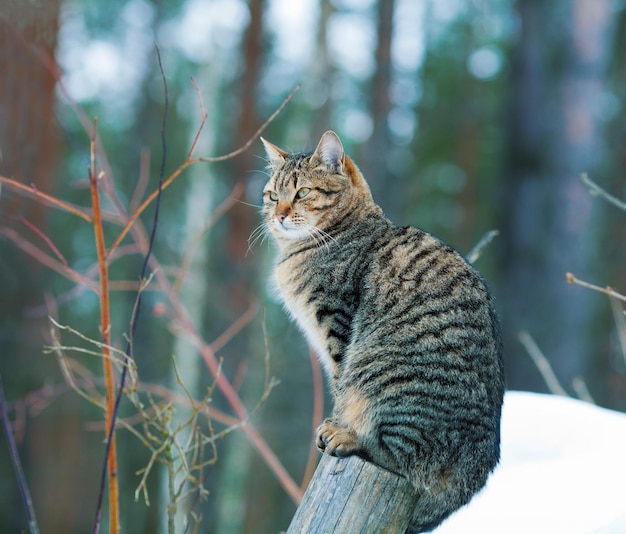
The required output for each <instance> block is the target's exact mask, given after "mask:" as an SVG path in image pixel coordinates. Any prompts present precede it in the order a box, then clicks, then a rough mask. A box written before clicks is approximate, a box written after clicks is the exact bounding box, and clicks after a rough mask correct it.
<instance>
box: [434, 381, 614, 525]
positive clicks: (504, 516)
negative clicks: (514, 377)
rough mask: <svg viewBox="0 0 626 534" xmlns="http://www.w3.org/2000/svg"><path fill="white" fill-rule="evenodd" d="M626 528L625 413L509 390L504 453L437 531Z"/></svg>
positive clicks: (566, 399)
mask: <svg viewBox="0 0 626 534" xmlns="http://www.w3.org/2000/svg"><path fill="white" fill-rule="evenodd" d="M460 533H463V534H473V533H480V534H492V533H493V534H495V533H497V534H502V533H506V534H518V533H520V534H521V533H525V534H561V533H563V534H565V533H566V534H591V533H593V534H625V533H626V414H623V413H620V412H615V411H611V410H605V409H603V408H598V407H596V406H593V405H591V404H588V403H585V402H582V401H578V400H574V399H568V398H565V397H557V396H554V395H539V394H536V393H525V392H518V391H511V392H508V393H507V394H506V396H505V401H504V409H503V414H502V459H501V461H500V465H499V466H498V467H497V468H496V470H495V471H494V473H493V474H492V476H491V477H490V479H489V482H488V483H487V486H486V488H485V489H484V490H483V491H482V492H481V493H480V494H479V495H477V496H476V497H475V498H474V499H473V500H472V501H471V503H470V504H469V505H468V506H466V507H465V508H463V509H461V510H459V511H458V512H457V513H456V514H454V515H453V516H452V517H450V519H448V521H446V522H445V523H444V524H443V525H441V527H439V528H438V529H436V530H435V531H433V534H460Z"/></svg>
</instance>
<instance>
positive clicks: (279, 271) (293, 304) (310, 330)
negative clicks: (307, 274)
mask: <svg viewBox="0 0 626 534" xmlns="http://www.w3.org/2000/svg"><path fill="white" fill-rule="evenodd" d="M273 278H274V285H275V287H276V289H277V291H278V294H279V296H280V298H281V300H282V302H283V305H284V306H285V308H286V309H287V311H288V312H289V314H290V315H291V316H292V318H293V319H294V320H295V321H296V323H297V324H298V326H299V327H300V329H301V330H302V331H303V333H304V334H305V336H306V338H307V340H308V342H309V343H310V344H311V345H312V347H313V349H314V350H315V351H316V352H317V354H318V355H319V356H320V357H321V358H322V360H325V359H327V358H329V357H330V356H329V354H328V347H327V343H326V334H325V332H324V328H323V327H322V325H320V323H319V321H318V319H317V308H318V302H317V301H318V300H319V299H320V298H323V295H319V294H317V295H316V296H315V297H313V293H314V291H315V284H314V282H313V281H309V283H307V280H303V279H302V273H301V269H299V268H298V265H297V263H295V262H284V263H280V264H279V265H277V266H276V268H275V269H274V276H273Z"/></svg>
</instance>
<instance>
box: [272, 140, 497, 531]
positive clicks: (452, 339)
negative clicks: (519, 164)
mask: <svg viewBox="0 0 626 534" xmlns="http://www.w3.org/2000/svg"><path fill="white" fill-rule="evenodd" d="M262 141H263V143H264V145H265V149H266V152H267V155H268V157H269V164H270V170H271V173H272V174H271V177H270V179H269V181H268V183H267V185H266V186H265V188H264V193H263V215H264V219H265V225H266V226H267V228H268V229H269V231H270V233H271V234H272V235H273V237H274V238H275V241H276V243H277V245H278V258H277V261H276V266H275V269H274V275H273V277H274V281H275V284H276V288H277V290H278V294H279V295H280V298H281V299H282V301H283V303H284V305H285V307H286V308H287V310H288V311H289V313H290V314H291V316H292V317H293V318H294V319H295V321H296V322H297V323H298V325H299V326H300V328H301V329H302V330H303V332H304V334H305V335H306V338H307V339H308V341H309V343H310V344H311V345H312V346H313V348H314V349H315V351H316V352H317V354H318V356H319V358H320V360H321V362H322V364H323V368H324V370H325V372H326V374H327V375H328V378H329V381H330V383H331V384H332V390H333V394H334V411H333V416H332V417H331V418H329V419H326V420H325V421H324V422H323V423H322V424H321V426H320V427H319V429H318V431H317V446H318V447H319V448H320V449H321V450H322V451H326V452H327V453H329V454H331V455H335V456H348V455H352V454H357V455H359V456H362V457H363V458H365V459H367V460H369V461H372V462H374V463H376V464H378V465H380V466H382V467H385V468H387V469H389V470H391V471H394V472H396V473H399V474H401V475H403V476H405V477H406V478H408V479H409V481H410V482H411V483H412V485H413V486H414V487H415V489H416V491H417V492H418V495H419V497H418V501H417V507H416V509H415V512H414V515H413V519H412V522H411V526H410V529H409V532H424V531H428V530H430V529H433V528H434V527H435V526H437V525H438V524H439V523H441V522H442V521H443V520H444V519H445V518H446V517H448V516H449V515H450V514H451V513H452V512H454V511H455V510H457V509H458V508H459V507H461V506H463V505H464V504H465V503H467V502H468V501H469V500H470V499H471V498H472V496H473V495H474V494H475V493H476V492H477V491H478V490H480V489H481V488H482V487H483V486H484V484H485V482H486V480H487V477H488V475H489V473H490V472H491V471H492V470H493V468H494V467H495V465H496V463H497V462H498V459H499V456H500V412H501V407H502V397H503V390H504V378H503V363H502V348H501V337H500V327H499V323H498V318H497V316H496V313H495V311H494V306H493V300H492V297H491V296H490V294H489V292H488V291H487V288H486V287H485V283H484V282H483V280H482V278H481V276H480V275H479V274H478V273H477V272H476V271H475V270H474V269H473V268H472V267H471V266H470V265H469V264H468V263H467V262H466V261H465V260H464V259H463V258H462V257H461V256H460V255H459V254H458V253H457V252H455V251H454V250H453V249H451V248H450V247H448V246H446V245H444V244H443V243H442V242H441V241H439V240H438V239H436V238H434V237H432V236H431V235H429V234H427V233H426V232H423V231H422V230H419V229H417V228H412V227H397V226H394V225H393V224H392V223H391V222H390V221H389V220H388V219H387V218H385V216H384V215H383V212H382V210H381V209H380V207H379V206H378V205H376V204H375V203H374V200H373V199H372V195H371V193H370V189H369V187H368V185H367V183H366V182H365V179H364V178H363V175H362V174H361V172H360V171H359V169H358V168H357V167H356V165H355V164H354V163H353V162H352V160H351V159H350V158H349V157H348V156H346V155H345V153H344V149H343V146H342V144H341V141H340V140H339V138H338V137H337V135H336V134H335V133H334V132H332V131H328V132H326V133H325V134H324V135H323V136H322V138H321V140H320V142H319V145H318V146H317V149H316V150H315V152H313V153H312V154H311V153H296V154H291V153H287V152H285V151H284V150H281V149H280V148H278V147H276V146H274V145H273V144H271V143H269V142H267V141H265V140H262Z"/></svg>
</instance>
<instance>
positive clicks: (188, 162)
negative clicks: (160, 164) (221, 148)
mask: <svg viewBox="0 0 626 534" xmlns="http://www.w3.org/2000/svg"><path fill="white" fill-rule="evenodd" d="M299 89H300V84H298V85H296V87H294V89H292V91H291V93H289V94H288V95H287V97H286V98H285V100H283V102H282V104H281V105H280V106H279V107H278V109H276V111H274V113H272V115H271V116H270V117H269V118H268V119H267V120H266V121H265V122H264V123H263V124H262V125H261V126H260V127H259V128H258V129H257V131H256V132H254V134H252V136H250V138H249V139H248V140H247V141H246V142H245V143H244V144H243V145H242V146H240V147H239V148H237V149H236V150H233V151H232V152H229V153H228V154H224V155H223V156H215V157H200V158H193V159H186V160H185V161H184V162H183V163H182V164H181V165H180V166H179V167H178V168H177V169H176V170H175V171H174V172H173V173H172V174H170V176H169V177H168V178H167V179H166V180H164V181H163V183H162V184H161V186H160V188H161V189H165V188H166V187H167V186H169V185H170V184H171V183H172V182H173V181H174V180H175V179H176V178H178V176H180V174H181V173H182V172H183V171H184V170H185V169H186V168H187V167H189V166H190V165H193V164H194V163H199V162H203V163H216V162H219V161H226V160H229V159H232V158H234V157H235V156H238V155H239V154H241V153H242V152H245V151H246V150H247V149H248V148H249V147H250V145H251V144H252V143H253V142H254V141H255V140H256V139H257V137H258V136H259V135H260V134H261V133H262V132H263V130H265V128H267V126H268V125H269V124H270V123H271V122H272V121H273V120H274V119H275V118H276V116H277V115H278V114H279V113H280V112H281V111H282V110H283V109H284V108H285V106H286V105H287V104H288V103H289V101H290V100H291V99H292V98H293V95H294V94H295V93H296V92H297V91H298V90H299ZM157 194H158V190H156V191H153V192H152V193H150V195H148V197H147V198H146V199H145V200H144V201H143V202H142V203H141V206H139V207H138V208H137V209H136V210H135V211H134V212H133V213H132V215H130V217H129V219H128V221H127V222H126V224H125V225H124V228H122V231H121V232H120V233H119V235H118V236H117V238H116V239H115V241H114V242H113V244H112V245H111V247H110V248H109V253H111V252H113V251H114V250H115V249H116V248H117V246H118V245H119V244H120V243H121V242H122V239H124V237H126V234H127V233H128V231H129V230H130V228H131V227H132V225H133V223H134V222H135V221H136V220H137V218H138V217H139V215H141V213H142V212H143V211H144V210H145V209H146V208H147V207H148V206H149V205H150V203H151V202H152V201H153V200H154V199H155V198H156V196H157Z"/></svg>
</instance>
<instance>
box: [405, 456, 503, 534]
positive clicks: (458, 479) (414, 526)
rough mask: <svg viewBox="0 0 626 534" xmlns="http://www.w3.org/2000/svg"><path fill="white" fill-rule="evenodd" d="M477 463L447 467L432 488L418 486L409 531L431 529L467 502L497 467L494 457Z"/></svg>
mask: <svg viewBox="0 0 626 534" xmlns="http://www.w3.org/2000/svg"><path fill="white" fill-rule="evenodd" d="M468 463H472V464H474V465H471V466H470V465H462V466H459V465H457V466H455V467H456V468H453V469H450V470H449V471H444V472H442V473H441V475H442V477H441V478H440V479H439V481H438V482H437V483H435V484H434V485H433V486H432V487H430V488H422V489H419V488H417V489H418V492H419V498H418V500H417V504H416V505H415V509H414V510H413V516H412V518H411V523H410V525H409V528H408V529H407V534H416V533H418V532H430V531H431V530H433V529H434V528H435V527H437V526H438V525H439V524H441V523H442V522H443V521H444V520H445V519H447V518H448V517H449V516H450V515H451V514H452V513H454V512H455V511H457V510H458V509H459V508H461V507H462V506H465V505H466V504H467V503H468V502H469V501H470V500H471V499H472V497H473V496H474V495H475V494H476V493H478V492H479V491H480V490H481V489H482V488H483V487H484V485H485V483H486V481H487V478H488V477H489V473H490V472H491V470H492V469H493V467H494V464H495V462H494V460H493V458H489V459H484V461H483V462H477V463H478V465H477V463H474V462H471V461H470V462H468Z"/></svg>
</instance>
